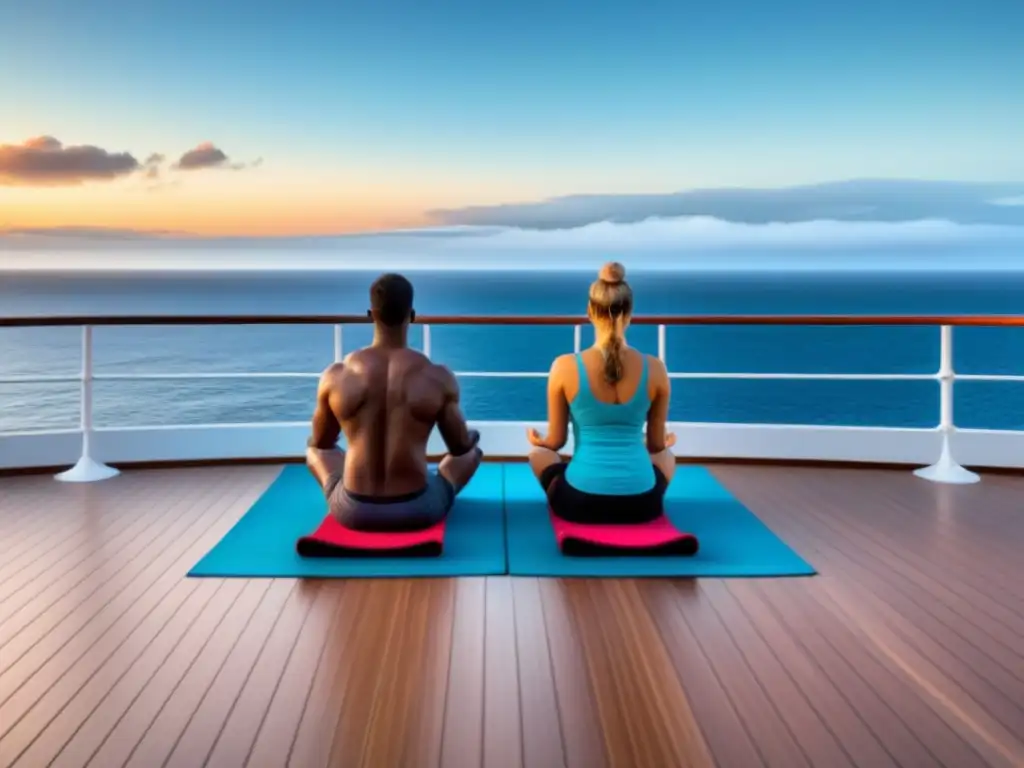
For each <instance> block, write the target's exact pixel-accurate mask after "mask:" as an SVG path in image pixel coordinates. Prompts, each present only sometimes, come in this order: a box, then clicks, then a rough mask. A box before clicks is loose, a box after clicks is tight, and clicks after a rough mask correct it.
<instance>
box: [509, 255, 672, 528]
mask: <svg viewBox="0 0 1024 768" xmlns="http://www.w3.org/2000/svg"><path fill="white" fill-rule="evenodd" d="M625 275H626V270H625V268H624V267H623V266H622V265H621V264H619V263H617V262H610V263H608V264H605V265H604V267H603V268H602V269H601V272H600V274H599V275H598V279H597V281H596V282H595V283H594V284H593V285H591V286H590V303H589V305H588V307H587V316H588V317H589V318H590V321H591V323H593V325H594V336H595V343H594V346H593V347H591V348H590V349H588V350H586V351H585V352H581V353H579V354H575V355H562V356H560V357H558V358H556V360H555V362H554V364H553V365H552V366H551V373H550V374H549V377H548V435H547V437H541V435H540V433H538V432H537V430H535V429H530V430H528V432H527V438H528V439H529V441H530V444H531V445H533V450H532V451H530V466H531V467H532V468H533V472H534V474H535V475H536V476H537V479H538V480H539V481H540V484H541V486H542V487H543V488H544V492H545V493H546V494H547V497H548V502H549V503H550V505H551V510H552V511H553V512H554V513H555V514H556V515H558V516H559V517H561V518H563V519H565V520H570V521H572V522H577V523H592V524H620V523H639V522H645V521H648V520H653V519H654V518H656V517H659V516H660V515H661V514H662V507H663V504H662V502H663V498H664V496H665V490H666V489H667V488H668V484H669V482H670V481H671V480H672V476H673V475H674V474H675V469H676V464H675V457H674V456H673V455H672V452H671V450H670V449H671V447H672V446H673V445H674V444H675V436H674V435H672V434H666V432H665V424H666V421H667V419H668V403H669V395H670V387H669V378H668V372H667V371H666V370H665V365H664V363H662V362H661V361H660V360H659V359H658V358H656V357H653V356H651V355H645V354H642V353H640V352H637V351H636V350H635V349H631V348H630V347H628V346H627V345H626V336H625V334H626V328H628V327H629V321H630V317H631V316H632V313H633V290H632V289H631V288H630V287H629V283H627V282H626V280H625ZM570 419H571V420H572V427H573V441H574V443H575V453H574V455H573V457H572V460H571V461H569V462H564V461H562V459H561V457H560V456H559V455H558V450H559V449H561V448H562V446H564V445H565V442H566V438H567V432H568V426H569V421H570ZM645 423H646V425H647V436H646V441H645V438H644V433H643V428H644V424H645Z"/></svg>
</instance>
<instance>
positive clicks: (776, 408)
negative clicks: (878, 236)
mask: <svg viewBox="0 0 1024 768" xmlns="http://www.w3.org/2000/svg"><path fill="white" fill-rule="evenodd" d="M598 263H599V262H598ZM627 264H628V260H627ZM407 274H408V275H409V276H410V278H411V279H412V280H413V282H414V285H415V288H416V308H417V310H418V311H419V312H420V313H422V314H449V315H458V314H467V315H471V314H489V315H516V314H531V315H543V314H579V315H582V314H583V312H584V309H585V305H586V295H587V288H588V285H589V283H590V281H591V280H592V273H591V272H582V271H571V272H555V271H528V270H522V269H520V270H516V271H501V270H499V269H495V268H491V269H489V270H487V271H469V270H461V271H451V270H449V271H443V272H440V271H409V272H407ZM375 276H376V273H375V272H370V271H350V272H339V271H332V272H329V271H310V270H306V271H297V272H287V271H280V270H279V271H276V272H274V273H267V272H233V273H226V272H222V273H202V274H200V273H194V274H193V273H183V272H177V273H172V272H164V273H158V272H153V273H149V274H142V273H134V274H121V275H114V274H104V273H101V272H91V273H87V272H82V273H45V274H44V273H29V272H22V273H14V272H8V273H0V315H4V316H12V315H17V316H25V315H51V314H65V315H88V314H90V313H98V314H150V313H174V314H190V313H191V314H216V313H223V314H232V313H248V314H252V313H258V314H281V315H287V314H290V313H302V314H308V313H325V314H359V313H362V312H364V311H365V309H366V307H367V304H368V296H367V294H368V287H369V284H370V282H371V281H372V279H373V278H374V277H375ZM628 277H629V280H630V282H631V284H632V285H633V287H634V291H635V294H636V298H637V310H636V311H637V314H692V313H708V314H772V313H785V314H802V313H803V314H946V313H948V314H1016V313H1020V312H1022V311H1024V273H1020V272H1008V271H1005V270H1003V271H986V272H969V271H965V270H963V269H960V270H958V271H955V272H934V271H931V272H930V271H927V270H922V269H915V270H910V271H902V272H900V271H894V270H888V271H863V272H856V271H849V270H847V271H845V272H831V273H827V272H822V273H815V272H813V271H808V270H803V271H799V272H793V273H787V272H785V271H781V270H773V271H760V272H758V271H750V270H747V271H738V270H736V269H730V270H728V271H717V272H716V271H714V270H713V269H702V270H699V271H680V270H674V271H660V272H655V271H647V272H643V271H634V272H631V273H630V274H629V276H628ZM369 337H370V329H369V328H368V327H366V326H352V327H348V328H346V329H345V335H344V340H345V348H346V350H351V349H353V348H354V347H356V346H361V345H363V344H366V343H367V342H368V341H369ZM332 338H333V337H332V329H331V327H329V326H324V327H320V326H315V327H304V326H272V325H261V326H251V327H238V326H225V327H201V326H195V327H192V326H186V327H164V328H161V327H102V328H97V329H96V330H95V335H94V343H95V370H96V372H97V373H100V374H102V373H118V374H126V373H187V372H203V373H210V372H238V371H249V372H269V371H292V372H298V371H307V372H319V371H320V370H322V369H323V368H324V367H325V366H326V365H328V364H329V363H330V362H331V360H332V356H333V341H332ZM628 338H629V343H630V344H632V345H634V346H635V347H637V348H639V349H642V350H645V351H649V352H651V353H654V352H656V349H657V336H656V329H655V328H654V327H639V326H636V327H633V328H631V329H630V331H629V336H628ZM591 340H592V335H591V334H590V333H589V329H588V330H587V331H586V332H585V336H584V343H585V344H586V343H590V341H591ZM411 342H412V344H414V345H419V344H421V343H422V335H421V330H420V329H418V328H415V327H414V328H413V331H412V337H411ZM432 343H433V355H434V358H435V359H436V360H438V361H439V362H443V363H445V364H447V365H448V366H450V367H451V368H452V369H453V370H455V371H481V370H483V371H546V370H547V369H548V367H549V366H550V364H551V360H552V358H553V357H555V356H556V355H558V354H560V353H563V352H568V351H571V350H572V343H573V334H572V329H571V328H569V327H565V328H558V327H505V328H502V327H466V326H462V327H458V326H453V327H435V328H433V329H432ZM79 345H80V333H79V331H78V329H75V328H25V329H20V328H19V329H13V328H6V329H4V328H0V378H3V377H9V376H18V375H22V376H29V375H33V374H68V375H74V374H75V372H76V371H77V370H78V369H79V367H80V358H79ZM667 357H668V365H669V369H670V370H671V371H676V372H682V371H698V372H700V371H702V372H780V373H929V374H930V373H934V372H935V371H936V369H937V367H938V364H939V330H938V329H937V328H928V327H922V328H918V327H885V328H874V327H845V328H833V327H779V328H771V327H677V328H669V329H668V334H667ZM955 367H956V369H957V371H958V372H960V373H986V374H1022V373H1024V329H1013V328H961V329H957V330H956V332H955ZM544 386H545V384H544V380H543V379H509V380H501V379H463V380H462V388H463V398H464V410H465V412H466V414H467V415H468V416H469V418H471V419H515V420H525V419H543V418H544V417H545V400H544ZM315 387H316V380H315V379H313V378H310V379H291V380H273V379H255V380H248V381H245V380H237V379H233V380H218V379H198V380H193V381H188V380H173V381H140V382H132V381H120V380H119V381H98V382H96V384H95V396H96V401H95V412H94V416H95V421H96V423H97V425H98V426H102V427H116V426H129V425H131V426H138V425H172V424H200V423H237V422H272V421H304V420H307V419H309V417H310V414H311V409H312V405H313V395H314V392H315ZM955 406H956V422H957V424H958V426H961V427H980V428H995V429H1024V387H1022V386H1021V385H1020V384H1017V383H991V382H963V383H961V384H958V385H957V388H956V402H955ZM78 407H79V406H78V386H77V384H75V383H67V384H64V383H52V384H51V383H42V384H40V383H32V384H10V383H8V384H0V431H20V430H36V429H60V428H69V427H74V426H75V425H76V424H77V421H78V418H79V415H78ZM938 407H939V406H938V386H937V384H936V383H934V382H930V381H910V382H889V381H866V382H865V381H852V382H851V381H782V380H767V381H766V380H760V381H740V380H708V379H704V380H676V381H674V382H673V399H672V407H671V418H672V419H673V420H679V421H696V422H745V423H782V424H830V425H875V426H892V427H930V426H934V425H935V424H936V422H937V420H938Z"/></svg>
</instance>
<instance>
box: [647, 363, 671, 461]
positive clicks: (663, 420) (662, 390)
mask: <svg viewBox="0 0 1024 768" xmlns="http://www.w3.org/2000/svg"><path fill="white" fill-rule="evenodd" d="M649 362H650V368H649V370H650V373H651V378H650V385H651V388H652V389H653V390H654V393H653V394H654V397H653V399H652V400H651V408H650V410H649V411H647V451H648V452H649V453H660V452H661V451H664V450H665V449H666V448H668V447H670V446H669V445H668V443H667V442H666V437H667V436H666V434H665V428H666V426H667V424H668V404H669V401H670V400H671V398H672V384H671V382H670V380H669V378H668V371H667V370H666V369H665V364H664V363H663V362H661V360H659V359H658V358H656V357H652V358H651V359H650V361H649Z"/></svg>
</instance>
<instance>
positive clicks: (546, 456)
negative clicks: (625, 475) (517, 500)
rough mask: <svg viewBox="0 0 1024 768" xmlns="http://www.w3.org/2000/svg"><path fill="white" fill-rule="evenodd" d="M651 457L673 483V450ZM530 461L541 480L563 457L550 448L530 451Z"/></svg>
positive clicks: (665, 450) (653, 454) (654, 454)
mask: <svg viewBox="0 0 1024 768" xmlns="http://www.w3.org/2000/svg"><path fill="white" fill-rule="evenodd" d="M650 456H651V463H652V464H654V466H656V467H657V468H658V469H660V470H661V473H662V474H663V475H664V476H665V480H666V481H668V482H670V483H671V482H672V478H673V476H675V474H676V457H675V455H673V453H672V449H671V448H665V449H664V450H662V451H658V452H657V453H652V454H650ZM529 459H530V469H532V470H533V474H534V476H535V477H536V478H537V479H538V480H540V477H541V475H542V474H544V470H545V469H547V468H548V467H550V466H553V465H555V464H558V463H559V462H560V461H561V460H562V457H561V456H559V455H558V453H557V452H556V451H552V450H551V449H550V448H534V449H532V450H531V451H530V454H529Z"/></svg>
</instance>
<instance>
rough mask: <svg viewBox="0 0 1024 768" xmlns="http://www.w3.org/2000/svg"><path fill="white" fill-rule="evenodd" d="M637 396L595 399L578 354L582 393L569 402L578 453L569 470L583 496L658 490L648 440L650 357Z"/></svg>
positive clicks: (573, 482) (568, 475)
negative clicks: (611, 400) (609, 400)
mask: <svg viewBox="0 0 1024 768" xmlns="http://www.w3.org/2000/svg"><path fill="white" fill-rule="evenodd" d="M643 361H644V362H643V366H644V367H643V371H642V372H641V374H640V383H639V384H638V385H637V388H636V393H635V394H634V395H633V397H632V398H631V399H630V400H629V402H626V403H603V402H601V401H600V400H598V399H597V398H596V397H594V393H593V392H592V391H591V389H590V379H589V378H588V376H587V369H586V367H585V366H584V365H583V356H582V355H581V354H577V355H576V367H577V369H578V370H579V377H580V386H579V392H578V393H577V394H576V397H575V398H573V401H572V402H571V403H569V418H570V420H571V423H572V434H573V441H574V443H575V446H574V453H573V456H572V460H571V461H570V462H569V466H568V468H567V469H566V471H565V479H566V480H567V481H568V483H569V485H571V486H573V487H574V488H576V489H577V490H580V491H583V492H584V493H594V494H602V495H607V496H631V495H634V494H639V493H644V492H646V491H649V490H651V489H652V488H653V487H654V466H653V465H652V464H651V457H650V454H649V453H648V452H647V445H646V442H645V440H644V432H643V430H644V424H646V423H647V412H648V411H649V410H650V407H651V403H650V400H649V398H648V395H647V355H643Z"/></svg>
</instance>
